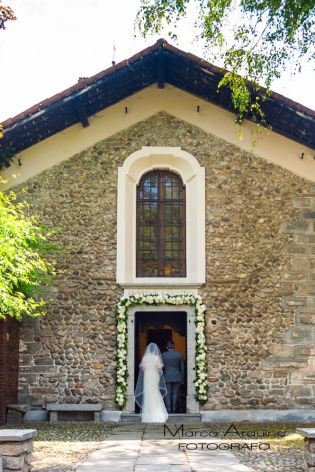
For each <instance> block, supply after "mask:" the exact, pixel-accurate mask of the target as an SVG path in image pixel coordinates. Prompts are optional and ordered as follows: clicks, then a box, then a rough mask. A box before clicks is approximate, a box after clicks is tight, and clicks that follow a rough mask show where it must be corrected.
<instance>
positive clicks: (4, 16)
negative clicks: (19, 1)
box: [0, 0, 16, 29]
mask: <svg viewBox="0 0 315 472" xmlns="http://www.w3.org/2000/svg"><path fill="white" fill-rule="evenodd" d="M0 3H2V2H1V0H0ZM13 20H16V16H15V14H14V12H13V10H12V8H10V7H8V6H4V5H0V29H5V28H6V22H7V21H13Z"/></svg>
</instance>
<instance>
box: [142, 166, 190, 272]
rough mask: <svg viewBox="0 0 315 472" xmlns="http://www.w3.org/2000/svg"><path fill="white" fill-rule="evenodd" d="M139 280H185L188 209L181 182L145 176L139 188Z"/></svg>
mask: <svg viewBox="0 0 315 472" xmlns="http://www.w3.org/2000/svg"><path fill="white" fill-rule="evenodd" d="M136 252H137V277H186V208H185V186H184V185H183V182H182V179H181V178H180V177H179V176H178V175H177V174H175V173H174V172H170V171H168V170H153V171H150V172H147V173H146V174H144V175H143V176H142V178H141V180H140V182H139V185H138V187H137V251H136Z"/></svg>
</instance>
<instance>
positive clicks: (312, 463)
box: [296, 428, 315, 472]
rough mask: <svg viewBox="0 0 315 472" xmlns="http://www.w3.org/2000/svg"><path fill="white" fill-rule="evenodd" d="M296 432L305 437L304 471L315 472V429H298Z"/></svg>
mask: <svg viewBox="0 0 315 472" xmlns="http://www.w3.org/2000/svg"><path fill="white" fill-rule="evenodd" d="M296 432H297V433H298V434H301V435H302V436H304V470H305V471H307V472H308V471H312V472H313V471H314V470H315V428H297V429H296Z"/></svg>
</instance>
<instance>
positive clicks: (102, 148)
mask: <svg viewBox="0 0 315 472" xmlns="http://www.w3.org/2000/svg"><path fill="white" fill-rule="evenodd" d="M141 146H180V147H182V148H183V149H184V150H186V151H188V152H190V153H191V154H192V155H194V156H195V157H196V158H197V159H198V161H199V162H200V164H201V165H202V166H204V167H205V168H206V205H207V208H206V251H207V260H206V266H207V281H206V284H205V286H204V287H202V289H201V290H200V294H201V295H202V296H203V297H204V300H205V303H206V305H207V309H208V311H207V321H208V323H207V334H208V338H207V342H208V354H209V382H210V395H209V401H208V403H207V404H206V405H205V407H204V408H205V409H221V408H265V407H267V408H270V407H275V408H287V407H288V408H289V407H292V406H296V407H304V406H306V407H310V403H311V401H312V400H311V399H312V398H314V394H315V391H314V379H313V378H312V373H311V362H312V361H311V360H310V359H311V358H310V345H311V340H313V343H314V340H315V338H314V337H313V338H311V335H312V336H314V333H313V331H314V319H313V318H314V310H313V307H314V305H313V303H314V302H313V300H314V298H312V295H313V294H314V286H313V285H312V283H311V278H312V277H313V276H312V273H313V272H312V271H313V269H314V263H315V251H314V250H315V244H313V243H314V238H315V233H313V234H312V232H313V229H314V228H313V226H312V225H313V223H312V218H313V217H312V216H311V214H310V213H312V210H311V208H314V210H313V211H315V206H314V201H315V197H312V196H311V194H310V190H311V188H310V184H309V183H308V182H306V181H305V180H303V179H301V178H299V177H296V176H295V175H293V174H291V173H290V172H288V171H286V170H284V169H282V168H280V167H277V166H275V165H273V164H269V163H267V162H265V161H263V160H262V159H259V158H256V157H254V156H251V155H249V154H248V153H245V152H244V151H241V150H240V149H238V148H237V147H235V146H233V145H231V144H228V143H226V142H224V141H223V140H220V139H218V138H216V137H214V136H212V135H209V134H206V133H205V132H203V131H201V130H200V129H198V128H196V127H194V126H191V125H189V124H188V123H185V122H183V121H181V120H178V119H176V118H174V117H172V116H170V115H168V114H166V113H159V114H157V115H154V116H152V117H151V118H149V119H147V120H146V121H144V122H140V123H138V124H137V125H135V126H133V127H131V128H129V129H126V130H124V131H122V132H120V133H118V134H116V135H114V136H112V137H110V138H108V139H106V140H104V141H102V142H100V143H98V144H96V145H95V146H93V147H91V148H89V149H87V150H85V151H84V152H82V153H80V154H78V155H75V156H73V157H72V158H71V159H69V160H67V161H64V162H63V163H61V164H59V165H58V166H55V167H53V168H51V169H50V170H47V171H45V172H43V173H42V174H40V175H39V176H37V177H34V178H32V179H30V180H29V181H28V182H27V183H26V185H25V184H24V187H26V197H27V199H28V200H29V202H30V203H31V204H32V206H33V209H34V211H36V213H37V214H38V215H39V217H40V220H41V221H42V222H43V223H44V224H46V225H48V226H52V227H55V228H60V232H59V233H57V234H56V235H55V236H54V238H53V239H54V241H57V242H61V243H62V245H63V252H62V253H60V254H58V255H57V258H58V264H59V267H60V268H61V269H62V270H63V271H64V272H63V274H62V275H61V276H60V277H59V280H58V281H57V282H56V284H55V286H54V287H53V290H52V293H51V296H52V301H51V302H50V303H49V309H48V315H47V316H46V317H45V318H42V319H37V320H25V321H24V326H23V330H22V342H21V346H20V351H21V353H20V362H21V368H20V392H19V395H20V402H23V403H24V402H27V403H30V404H31V405H32V406H33V407H41V406H42V405H44V404H45V402H48V401H49V402H51V401H60V402H80V401H82V402H99V401H101V402H103V404H104V408H105V409H110V408H113V401H112V395H113V392H114V390H113V388H114V387H113V386H114V359H115V326H114V307H115V304H116V302H117V299H118V297H119V296H120V295H121V293H122V290H121V288H119V287H118V286H117V285H116V283H115V263H116V260H115V257H116V203H117V202H116V191H117V168H118V167H119V166H121V165H122V163H123V161H124V159H125V158H126V157H127V156H129V155H130V154H131V153H133V152H134V151H136V150H138V149H140V148H141ZM300 201H303V202H304V203H305V202H308V203H309V207H305V208H304V207H302V208H301V207H300V203H297V202H300ZM196 211H198V209H197V208H196ZM303 261H304V262H305V261H306V262H307V264H306V266H305V265H304V262H303ZM307 290H308V292H307V294H306V291H307ZM312 290H313V292H312ZM310 323H313V325H311V324H310ZM305 327H306V329H304V328H305ZM296 329H297V331H295V330H296ZM303 330H304V331H303ZM312 330H313V331H312ZM306 331H307V335H306V336H304V335H303V333H304V332H306ZM295 332H296V333H298V334H297V335H296V336H297V337H296V336H295V335H294V333H295ZM282 361H284V362H285V363H286V364H285V366H282V364H281V362H282ZM301 369H302V370H303V369H304V371H303V372H304V373H302V371H301ZM298 372H300V373H299V374H298ZM306 377H307V378H308V381H309V383H308V386H307V388H306V389H304V390H303V391H302V390H299V389H302V388H303V385H302V381H303V379H304V378H306Z"/></svg>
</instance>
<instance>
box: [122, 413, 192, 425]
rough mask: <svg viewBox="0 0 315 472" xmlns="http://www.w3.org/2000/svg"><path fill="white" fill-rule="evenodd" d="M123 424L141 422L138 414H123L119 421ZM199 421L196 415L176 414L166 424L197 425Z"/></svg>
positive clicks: (170, 416)
mask: <svg viewBox="0 0 315 472" xmlns="http://www.w3.org/2000/svg"><path fill="white" fill-rule="evenodd" d="M120 421H122V422H123V423H138V422H140V421H141V416H140V414H136V413H123V414H122V415H121V420H120ZM200 421H201V415H200V414H198V413H176V414H171V415H169V417H168V420H167V423H180V424H182V423H198V422H200Z"/></svg>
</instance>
